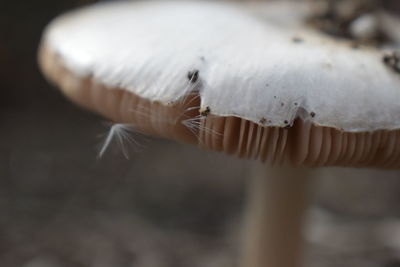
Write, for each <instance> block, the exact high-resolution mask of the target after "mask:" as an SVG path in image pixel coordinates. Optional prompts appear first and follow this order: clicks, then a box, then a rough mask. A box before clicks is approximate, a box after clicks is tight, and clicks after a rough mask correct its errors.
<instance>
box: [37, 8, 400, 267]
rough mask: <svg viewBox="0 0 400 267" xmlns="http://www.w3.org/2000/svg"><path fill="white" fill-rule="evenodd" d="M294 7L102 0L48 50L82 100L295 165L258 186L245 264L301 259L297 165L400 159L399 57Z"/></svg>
mask: <svg viewBox="0 0 400 267" xmlns="http://www.w3.org/2000/svg"><path fill="white" fill-rule="evenodd" d="M290 5H294V4H293V3H291V4H290ZM290 5H288V4H277V3H272V4H270V3H265V4H261V5H259V6H257V7H256V8H255V6H251V5H240V6H237V5H233V4H227V3H210V2H180V1H175V2H167V1H161V2H159V1H148V2H114V3H106V4H104V3H103V4H97V5H93V6H89V7H86V8H83V9H80V10H76V11H73V12H70V13H68V14H66V15H63V16H60V17H59V18H56V19H55V20H54V21H53V22H52V23H51V24H50V25H49V26H48V27H47V29H46V31H45V33H44V36H43V40H42V44H41V47H40V53H39V61H40V65H41V67H42V69H43V72H44V74H45V75H46V76H47V77H48V78H49V79H50V80H51V81H53V82H54V83H55V84H57V85H58V86H60V87H61V89H62V91H63V93H64V94H65V95H66V96H67V97H68V98H70V99H71V100H73V101H74V102H76V103H78V104H79V105H81V106H83V107H86V108H88V109H90V110H93V111H95V112H97V113H100V114H102V115H104V116H106V117H108V118H110V119H112V120H113V121H115V122H121V123H128V124H132V125H134V128H135V129H137V130H139V131H141V132H143V133H147V134H152V135H157V136H161V137H166V138H172V139H175V140H179V141H183V142H188V143H192V144H197V145H200V146H201V147H203V148H206V149H210V150H214V151H223V152H225V153H229V154H235V155H238V156H240V157H246V158H256V159H260V160H261V161H262V162H267V163H269V165H271V164H272V165H282V164H284V165H285V166H286V167H284V168H272V169H271V170H269V171H267V174H265V173H264V175H263V178H262V179H259V180H260V181H261V182H260V184H259V186H256V187H255V188H254V189H255V191H256V193H254V194H253V195H254V199H253V201H252V203H253V204H252V205H253V208H252V210H253V211H252V212H250V217H249V218H250V219H249V222H248V225H250V226H249V229H252V231H251V232H249V234H248V236H247V237H245V239H246V240H245V244H246V245H245V249H244V250H245V252H244V260H243V266H246V267H261V266H275V267H283V266H287V267H294V266H298V264H299V254H300V250H301V249H300V247H301V242H300V240H301V234H300V233H301V226H300V225H301V220H302V216H303V210H304V206H305V203H306V198H307V197H306V191H307V190H306V182H305V181H306V180H307V176H308V171H307V168H302V167H305V166H306V167H314V166H328V165H331V166H361V167H379V168H386V167H390V168H397V167H399V165H400V157H399V156H400V138H399V137H400V131H399V129H400V117H399V116H398V114H400V75H399V73H398V72H397V71H396V70H397V69H396V68H398V67H399V66H398V60H396V59H398V58H397V57H394V56H392V57H385V56H384V53H383V52H382V51H380V50H378V49H376V48H373V47H368V46H365V47H362V48H360V49H354V46H353V45H352V43H351V42H349V41H344V40H339V39H334V38H331V37H329V36H327V35H324V34H321V33H319V32H317V31H314V30H312V29H310V28H308V27H307V26H305V25H303V24H302V23H300V21H302V19H303V18H304V16H305V14H306V13H307V8H306V7H304V6H302V5H299V4H296V5H299V9H296V11H298V12H299V14H300V15H298V14H297V15H296V16H291V14H292V15H293V12H294V11H293V7H291V6H290ZM300 11H301V12H300ZM114 130H115V129H114ZM101 153H104V150H102V152H101ZM290 165H291V166H298V167H299V168H291V167H289V166H290ZM264 172H265V171H264ZM265 176H267V177H265ZM269 176H273V177H269Z"/></svg>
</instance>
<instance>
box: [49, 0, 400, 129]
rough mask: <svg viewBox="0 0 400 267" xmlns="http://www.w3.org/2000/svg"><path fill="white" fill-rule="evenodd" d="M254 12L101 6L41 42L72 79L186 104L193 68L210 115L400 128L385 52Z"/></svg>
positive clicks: (396, 86) (188, 5)
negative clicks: (89, 78)
mask: <svg viewBox="0 0 400 267" xmlns="http://www.w3.org/2000/svg"><path fill="white" fill-rule="evenodd" d="M252 14H253V13H252V12H248V13H246V12H245V11H243V9H240V8H237V7H236V6H234V5H232V6H230V5H227V4H220V3H209V2H178V1H176V2H158V1H153V2H146V3H134V2H121V3H111V4H109V3H108V4H104V3H103V4H98V5H96V6H94V7H90V8H86V9H82V10H79V11H75V12H72V13H69V14H67V15H64V16H62V17H60V18H58V19H56V20H55V21H54V22H53V23H52V24H51V25H50V26H49V28H48V29H47V33H46V36H45V39H44V40H45V42H46V43H47V44H48V45H49V46H50V47H51V48H52V49H54V50H55V52H56V53H57V54H59V55H60V56H61V57H62V59H63V60H64V62H65V65H66V66H67V68H68V69H70V70H71V71H73V72H74V73H75V74H76V75H80V76H85V75H88V74H90V75H93V77H94V78H95V79H96V80H98V81H99V82H102V83H104V84H105V85H107V86H111V87H115V86H118V87H122V88H125V89H126V90H129V91H130V92H133V93H135V94H137V95H139V96H141V97H143V98H146V99H149V100H152V101H159V102H161V103H170V102H174V101H177V100H179V99H180V98H182V97H184V95H185V94H186V93H187V92H186V91H185V88H187V77H186V74H187V73H188V71H191V70H193V69H196V70H198V71H199V76H200V77H199V79H201V88H199V93H200V96H201V106H202V107H210V109H211V113H212V114H214V115H218V116H237V117H240V118H244V119H247V120H250V121H253V122H255V123H258V122H260V120H262V119H263V118H265V117H267V118H268V122H269V123H268V126H279V127H285V126H287V124H289V125H291V124H292V123H293V120H294V119H295V118H296V116H297V115H298V114H299V113H298V112H299V110H306V111H308V113H311V112H314V113H315V114H316V116H314V117H313V118H312V117H311V116H310V117H309V118H308V119H310V120H312V122H313V123H314V124H316V125H320V126H327V127H333V128H337V129H343V130H345V131H356V132H357V131H372V130H378V129H388V130H389V129H398V128H400V117H399V116H398V114H400V76H399V75H398V74H396V73H394V72H391V71H389V70H388V68H387V66H385V65H384V64H381V63H382V54H381V52H380V51H378V50H376V49H372V48H363V49H359V50H355V49H353V48H352V47H351V45H350V44H348V43H346V42H342V41H338V40H333V39H331V38H329V37H326V36H323V35H320V34H317V33H314V32H312V31H310V30H307V29H305V28H296V29H295V30H293V29H292V28H288V27H285V26H284V25H282V24H279V23H276V25H275V24H273V23H272V22H270V23H268V21H267V20H264V19H262V18H260V17H257V16H254V15H252ZM272 21H273V20H272ZM296 38H297V39H296ZM299 38H301V39H299ZM294 40H295V41H294ZM296 40H297V41H296ZM295 103H297V105H295ZM282 104H283V105H282Z"/></svg>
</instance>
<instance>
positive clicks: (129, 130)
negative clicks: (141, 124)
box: [98, 123, 148, 159]
mask: <svg viewBox="0 0 400 267" xmlns="http://www.w3.org/2000/svg"><path fill="white" fill-rule="evenodd" d="M138 138H140V141H148V140H147V139H146V138H144V136H143V134H141V133H139V132H138V131H137V129H135V127H134V125H132V124H127V123H116V124H113V125H112V126H111V128H110V131H109V132H108V134H107V137H106V138H105V140H104V143H103V144H102V146H101V149H100V152H99V154H98V158H101V157H103V155H104V153H105V152H106V150H107V149H108V147H110V146H111V144H112V143H115V144H116V145H117V146H118V147H119V148H120V149H121V151H122V154H123V155H124V157H125V158H126V159H129V152H128V150H129V147H133V149H134V150H135V151H136V152H137V151H139V150H140V149H143V148H144V146H143V144H142V143H141V142H139V140H138Z"/></svg>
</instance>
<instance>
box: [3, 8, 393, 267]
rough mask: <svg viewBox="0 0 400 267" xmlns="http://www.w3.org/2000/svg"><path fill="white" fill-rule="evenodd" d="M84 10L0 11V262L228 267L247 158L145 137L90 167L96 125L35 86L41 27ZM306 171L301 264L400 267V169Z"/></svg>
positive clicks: (234, 250) (40, 266)
mask: <svg viewBox="0 0 400 267" xmlns="http://www.w3.org/2000/svg"><path fill="white" fill-rule="evenodd" d="M82 2H83V1H61V0H60V1H49V0H48V1H45V0H38V1H30V2H28V1H13V2H10V1H8V2H7V3H4V6H3V7H2V8H1V9H0V31H1V32H2V35H1V36H2V37H1V38H0V75H1V77H0V92H1V93H0V94H1V97H0V266H6V267H20V266H22V267H72V266H74V267H75V266H76V267H111V266H113V267H114V266H115V267H132V266H140V267H147V266H148V267H167V266H168V267H169V266H171V267H180V266H182V267H187V266H193V267H197V266H202V267H214V266H215V267H216V266H218V267H228V266H229V267H231V266H235V263H236V262H237V257H238V243H239V239H240V226H241V213H242V209H243V207H244V205H245V189H246V188H245V185H246V179H248V178H249V177H247V175H246V174H247V173H248V169H249V167H250V164H249V163H248V162H241V161H239V160H237V159H234V158H229V157H225V156H224V155H219V154H214V153H210V152H204V151H199V150H198V149H197V148H195V147H192V146H187V145H182V144H176V143H171V142H167V141H163V140H158V139H151V138H148V139H149V140H148V141H146V140H144V139H142V140H141V143H142V144H143V145H144V148H143V149H141V151H140V152H137V153H133V154H131V158H130V160H126V159H124V157H123V156H122V153H120V152H119V151H114V152H112V151H110V152H109V153H107V154H106V156H105V157H104V158H102V159H100V160H98V159H97V158H96V155H97V152H98V145H99V143H100V142H101V138H100V137H99V135H101V134H104V133H106V131H107V129H106V127H104V125H103V122H104V121H103V119H102V118H99V117H97V116H95V115H91V114H89V113H88V112H86V111H84V110H81V109H79V108H77V107H75V106H74V105H72V104H70V103H68V102H67V101H66V100H64V98H63V97H62V96H61V95H60V94H59V93H58V92H57V91H56V90H55V89H53V88H51V87H50V86H49V85H48V84H47V83H46V82H45V81H44V80H43V79H42V78H41V75H40V73H39V72H38V70H37V67H36V60H35V57H36V56H35V53H36V48H37V44H38V42H39V38H40V33H41V31H42V29H43V27H44V25H45V24H46V23H47V22H48V21H49V20H50V19H51V17H53V16H55V15H56V14H58V13H60V12H61V11H62V10H65V9H69V8H72V7H74V6H76V5H78V4H82ZM86 2H89V1H86ZM2 5H3V4H2ZM315 175H316V176H318V180H317V181H318V185H317V186H316V188H315V192H316V193H315V200H314V201H313V207H312V208H311V210H310V216H309V219H308V221H309V224H308V227H307V231H306V239H307V247H308V251H307V257H306V258H307V264H306V265H305V266H311V267H313V266H315V267H316V266H324V267H330V266H332V267H333V266H345V267H347V266H348V267H354V266H363V267H369V266H371V267H378V266H380V267H396V266H400V261H399V260H400V208H399V204H400V179H399V173H398V172H393V171H391V172H378V171H371V170H363V171H355V170H350V169H345V170H339V169H336V170H331V169H325V170H320V171H318V172H316V174H315Z"/></svg>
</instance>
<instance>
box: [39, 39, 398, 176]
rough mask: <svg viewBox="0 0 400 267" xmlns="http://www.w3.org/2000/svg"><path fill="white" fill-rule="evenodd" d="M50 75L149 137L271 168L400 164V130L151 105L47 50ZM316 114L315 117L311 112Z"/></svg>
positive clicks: (186, 101) (186, 103) (185, 102)
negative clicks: (278, 122)
mask: <svg viewBox="0 0 400 267" xmlns="http://www.w3.org/2000/svg"><path fill="white" fill-rule="evenodd" d="M39 59H40V64H41V67H42V70H43V72H44V73H45V74H46V76H47V77H48V78H49V79H50V80H51V81H52V82H53V83H55V84H57V85H59V86H60V87H61V88H62V91H63V93H64V94H65V95H66V96H67V97H68V98H70V99H72V100H73V101H74V102H76V103H78V104H79V105H81V106H83V107H85V108H88V109H90V110H92V111H95V112H97V113H99V114H101V115H103V116H105V117H107V118H110V119H111V120H113V121H115V122H123V123H130V124H133V125H135V127H136V128H137V129H138V130H139V131H141V132H143V133H146V134H151V135H156V136H160V137H166V138H171V139H175V140H178V141H183V142H187V143H191V144H197V145H199V146H201V147H202V148H204V149H207V150H212V151H218V152H225V153H228V154H234V155H237V156H239V157H242V158H253V159H259V160H261V161H263V162H266V163H269V164H272V165H281V164H286V163H289V164H291V165H294V166H308V167H318V166H346V167H349V166H352V167H376V168H397V167H399V166H400V130H397V129H396V130H376V131H372V132H346V131H342V130H340V129H336V128H332V127H323V126H319V125H315V124H313V123H312V122H310V121H305V120H303V119H301V118H296V119H295V120H294V123H293V125H291V126H290V127H289V126H288V127H272V126H265V125H264V124H267V122H268V118H265V119H262V120H261V121H260V122H259V123H255V122H252V121H249V120H247V119H243V118H239V117H234V116H226V117H222V116H216V115H213V114H212V111H211V110H200V101H201V97H200V96H199V95H198V93H190V94H188V95H187V96H185V97H184V98H182V99H181V100H180V101H178V102H174V103H169V104H167V105H166V104H163V103H160V102H155V101H149V100H148V99H145V98H143V97H140V96H138V95H136V94H134V93H132V92H129V91H127V90H124V88H118V87H113V88H110V87H108V86H106V85H104V84H102V83H100V82H98V81H96V80H95V79H94V78H93V77H91V76H82V77H81V76H77V75H75V74H74V73H73V72H72V71H70V70H69V69H68V68H67V67H66V66H65V64H63V60H62V58H61V57H60V56H59V55H58V54H57V53H55V52H54V51H53V50H52V49H50V48H49V47H47V46H45V45H44V46H42V48H41V51H40V55H39ZM312 115H315V114H312Z"/></svg>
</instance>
